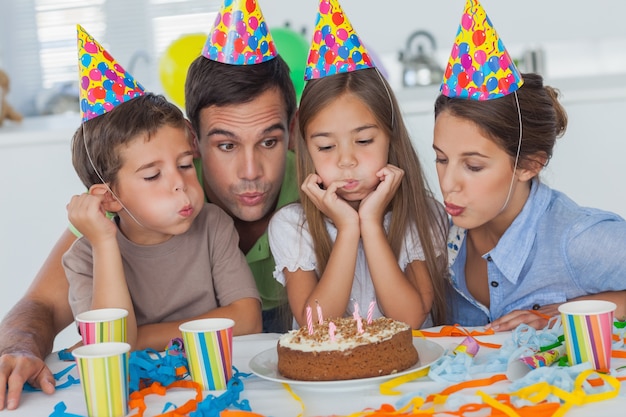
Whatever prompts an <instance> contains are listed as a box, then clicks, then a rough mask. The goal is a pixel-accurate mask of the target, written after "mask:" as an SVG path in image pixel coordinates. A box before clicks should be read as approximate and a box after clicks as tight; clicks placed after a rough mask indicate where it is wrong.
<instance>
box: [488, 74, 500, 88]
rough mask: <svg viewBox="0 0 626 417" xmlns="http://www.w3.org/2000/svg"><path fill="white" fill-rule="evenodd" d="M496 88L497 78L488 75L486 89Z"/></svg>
mask: <svg viewBox="0 0 626 417" xmlns="http://www.w3.org/2000/svg"><path fill="white" fill-rule="evenodd" d="M496 88H498V79H497V78H496V77H489V79H488V80H487V90H488V91H493V90H495V89H496Z"/></svg>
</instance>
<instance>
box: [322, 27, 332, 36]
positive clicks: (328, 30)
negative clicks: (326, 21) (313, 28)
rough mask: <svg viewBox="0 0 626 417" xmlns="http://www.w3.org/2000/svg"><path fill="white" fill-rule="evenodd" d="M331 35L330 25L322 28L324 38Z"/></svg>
mask: <svg viewBox="0 0 626 417" xmlns="http://www.w3.org/2000/svg"><path fill="white" fill-rule="evenodd" d="M329 33H330V25H324V26H322V38H325V37H326V35H328V34H329Z"/></svg>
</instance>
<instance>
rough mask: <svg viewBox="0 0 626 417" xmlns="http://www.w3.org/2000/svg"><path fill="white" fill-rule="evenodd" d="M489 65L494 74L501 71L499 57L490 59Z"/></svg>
mask: <svg viewBox="0 0 626 417" xmlns="http://www.w3.org/2000/svg"><path fill="white" fill-rule="evenodd" d="M487 63H488V64H489V68H491V71H493V72H498V70H499V69H500V61H498V57H497V56H492V57H491V58H489V60H488V61H487Z"/></svg>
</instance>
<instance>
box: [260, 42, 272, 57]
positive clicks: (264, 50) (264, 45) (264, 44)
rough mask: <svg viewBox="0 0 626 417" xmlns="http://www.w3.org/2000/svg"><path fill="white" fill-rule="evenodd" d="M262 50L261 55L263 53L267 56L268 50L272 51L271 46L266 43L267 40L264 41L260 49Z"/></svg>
mask: <svg viewBox="0 0 626 417" xmlns="http://www.w3.org/2000/svg"><path fill="white" fill-rule="evenodd" d="M260 49H261V53H262V54H263V55H265V53H266V52H267V50H268V49H270V46H269V44H268V43H267V41H266V40H263V42H261V48H260Z"/></svg>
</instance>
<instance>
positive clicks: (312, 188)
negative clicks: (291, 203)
mask: <svg viewBox="0 0 626 417" xmlns="http://www.w3.org/2000/svg"><path fill="white" fill-rule="evenodd" d="M321 183H322V179H321V178H320V177H319V175H317V174H310V175H309V176H308V177H307V178H306V179H305V180H304V182H303V183H302V186H301V188H302V191H304V193H305V194H306V195H307V196H308V197H309V198H310V199H311V201H312V202H313V204H315V206H316V207H317V208H318V209H319V210H320V211H321V212H322V213H324V215H325V216H326V217H328V218H330V219H331V220H332V221H333V223H334V224H335V226H336V227H337V229H338V230H339V229H341V228H343V227H344V226H347V225H350V224H356V225H357V226H358V224H359V215H358V213H357V212H356V210H355V209H353V208H352V207H351V206H350V205H349V204H348V202H347V201H345V200H344V199H342V198H341V197H339V196H338V195H337V189H338V188H340V187H343V186H344V185H346V184H347V182H346V181H336V182H333V183H332V184H330V185H329V186H328V188H327V189H326V190H324V189H322V188H320V184H321Z"/></svg>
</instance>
